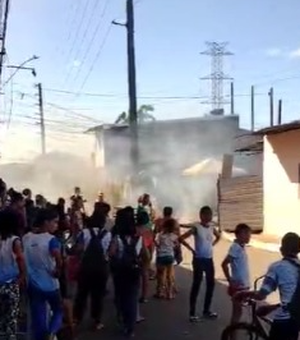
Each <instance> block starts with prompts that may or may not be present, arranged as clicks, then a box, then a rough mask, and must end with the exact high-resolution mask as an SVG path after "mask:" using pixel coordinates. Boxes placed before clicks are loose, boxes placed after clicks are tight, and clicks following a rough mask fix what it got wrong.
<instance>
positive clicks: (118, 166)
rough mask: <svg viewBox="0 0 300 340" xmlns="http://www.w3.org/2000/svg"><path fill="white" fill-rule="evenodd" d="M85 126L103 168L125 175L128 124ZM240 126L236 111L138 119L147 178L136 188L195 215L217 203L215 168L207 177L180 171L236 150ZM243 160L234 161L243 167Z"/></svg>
mask: <svg viewBox="0 0 300 340" xmlns="http://www.w3.org/2000/svg"><path fill="white" fill-rule="evenodd" d="M89 132H90V133H94V134H95V136H96V139H97V154H98V155H100V159H101V164H102V166H103V167H104V168H105V172H106V173H107V174H108V175H109V176H110V177H111V178H113V179H114V180H117V179H120V180H122V178H123V179H124V178H128V175H129V174H130V171H131V166H130V165H131V164H130V160H131V158H130V134H129V127H128V125H115V124H113V125H110V124H104V125H101V126H96V127H94V128H92V129H90V130H89ZM241 132H243V133H244V132H245V131H241V129H240V128H239V117H238V116H237V115H230V116H212V115H209V116H204V117H198V118H184V119H174V120H165V121H160V120H159V121H154V122H147V123H144V124H141V125H139V131H138V133H139V151H140V152H139V155H140V157H139V165H140V170H142V171H143V174H144V179H145V178H147V181H145V180H144V179H143V180H140V181H139V184H138V185H137V186H139V187H138V188H137V189H136V191H141V192H143V191H144V190H146V191H149V192H151V193H153V194H155V196H156V198H157V200H158V201H159V202H160V205H164V204H168V205H173V206H174V208H176V207H180V208H182V207H183V208H182V209H183V210H184V212H183V214H184V215H186V211H187V210H189V211H192V212H193V213H194V214H195V215H196V216H197V212H198V210H199V207H200V206H201V205H204V204H211V205H212V206H214V207H215V206H216V180H217V176H218V172H217V170H216V172H215V176H209V178H207V176H200V175H199V176H184V175H183V172H184V170H185V169H187V168H190V167H193V166H194V165H195V164H199V163H200V162H202V161H204V160H207V159H215V160H217V161H219V160H222V158H223V155H224V154H228V153H229V154H230V153H232V152H233V151H234V141H235V137H236V136H237V135H239V134H240V133H241ZM244 163H245V162H244ZM244 163H243V162H241V163H240V164H239V163H237V164H235V166H237V167H240V168H243V169H245V168H247V164H246V165H245V164H244ZM246 163H247V160H246ZM244 165H245V166H244ZM215 168H219V167H215ZM145 182H147V185H145Z"/></svg>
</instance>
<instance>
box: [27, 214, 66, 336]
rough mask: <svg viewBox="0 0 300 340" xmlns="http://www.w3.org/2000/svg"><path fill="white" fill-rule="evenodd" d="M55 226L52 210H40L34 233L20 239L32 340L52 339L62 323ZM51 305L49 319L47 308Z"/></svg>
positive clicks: (59, 250) (55, 220)
mask: <svg viewBox="0 0 300 340" xmlns="http://www.w3.org/2000/svg"><path fill="white" fill-rule="evenodd" d="M57 227H58V216H57V212H56V210H55V209H40V210H39V211H38V214H37V217H36V221H35V230H36V231H35V232H29V233H28V234H26V235H25V236H24V238H23V244H24V251H25V257H26V262H27V265H28V292H29V303H30V309H31V319H32V331H33V335H34V339H35V340H44V339H45V338H47V337H48V338H49V339H53V338H54V336H55V334H56V333H57V332H58V330H59V329H60V328H61V325H62V316H63V310H62V300H61V294H60V285H59V278H60V275H61V269H62V264H63V262H62V255H61V247H60V242H59V240H58V239H57V238H56V237H55V236H54V235H53V234H54V233H55V231H56V230H57ZM48 305H49V306H50V311H51V313H50V315H51V318H50V322H49V323H48V322H47V321H48V319H49V318H48V308H47V306H48Z"/></svg>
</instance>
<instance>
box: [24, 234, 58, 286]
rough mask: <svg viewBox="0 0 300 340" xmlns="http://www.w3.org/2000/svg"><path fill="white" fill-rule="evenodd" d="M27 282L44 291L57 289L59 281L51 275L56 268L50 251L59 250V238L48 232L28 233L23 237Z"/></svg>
mask: <svg viewBox="0 0 300 340" xmlns="http://www.w3.org/2000/svg"><path fill="white" fill-rule="evenodd" d="M23 244H24V253H25V259H26V263H27V266H28V281H29V284H30V285H32V286H34V287H35V288H38V289H40V290H41V291H44V292H52V291H56V290H58V289H59V281H58V279H57V278H55V277H53V272H54V270H55V268H56V263H55V259H54V258H53V257H52V255H51V253H52V251H54V250H60V247H61V245H60V242H59V240H58V239H57V238H56V237H55V236H53V235H51V234H49V233H41V234H36V233H31V232H30V233H28V234H26V235H25V236H24V237H23Z"/></svg>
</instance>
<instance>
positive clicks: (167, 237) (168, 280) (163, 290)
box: [155, 219, 178, 299]
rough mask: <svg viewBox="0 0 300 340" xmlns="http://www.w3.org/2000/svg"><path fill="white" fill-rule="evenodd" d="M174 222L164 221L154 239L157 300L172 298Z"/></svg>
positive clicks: (172, 220)
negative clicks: (161, 229)
mask: <svg viewBox="0 0 300 340" xmlns="http://www.w3.org/2000/svg"><path fill="white" fill-rule="evenodd" d="M175 231H176V220H174V219H169V220H166V221H165V223H164V225H163V231H162V232H161V233H159V234H158V236H157V238H156V241H155V243H156V251H157V256H156V267H157V291H156V296H157V297H158V298H167V299H173V298H174V285H175V282H174V262H175V247H176V246H177V245H178V235H176V234H175Z"/></svg>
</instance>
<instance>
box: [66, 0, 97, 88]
mask: <svg viewBox="0 0 300 340" xmlns="http://www.w3.org/2000/svg"><path fill="white" fill-rule="evenodd" d="M99 4H100V1H99V0H96V1H95V2H94V6H93V8H92V15H91V17H90V19H89V20H88V24H87V26H86V28H85V30H84V33H83V35H82V37H81V40H80V42H79V43H78V48H77V51H76V52H75V56H74V60H75V61H76V60H78V58H79V55H80V51H81V46H82V45H83V44H84V41H85V39H86V37H87V34H88V32H89V31H90V28H91V26H92V23H93V19H94V17H95V15H96V14H97V9H98V7H99ZM73 68H74V65H72V66H71V68H70V70H69V72H68V75H67V77H66V80H65V83H67V82H68V80H69V78H70V76H71V74H72V72H73Z"/></svg>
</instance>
